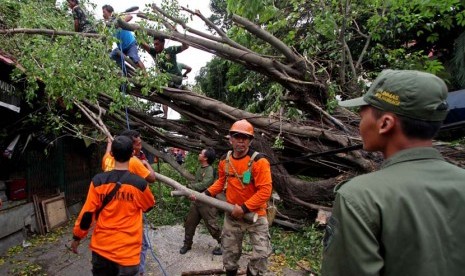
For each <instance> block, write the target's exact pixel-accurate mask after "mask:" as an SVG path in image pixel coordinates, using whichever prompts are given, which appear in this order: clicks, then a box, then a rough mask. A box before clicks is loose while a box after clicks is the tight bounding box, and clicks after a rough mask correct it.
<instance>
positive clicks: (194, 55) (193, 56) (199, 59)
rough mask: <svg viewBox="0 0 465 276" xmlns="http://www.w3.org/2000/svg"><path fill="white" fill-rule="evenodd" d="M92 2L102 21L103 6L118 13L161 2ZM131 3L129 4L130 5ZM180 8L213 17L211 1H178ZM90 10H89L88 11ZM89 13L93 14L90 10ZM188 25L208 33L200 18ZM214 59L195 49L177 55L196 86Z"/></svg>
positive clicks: (168, 42) (147, 62) (145, 57)
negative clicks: (202, 71)
mask: <svg viewBox="0 0 465 276" xmlns="http://www.w3.org/2000/svg"><path fill="white" fill-rule="evenodd" d="M64 1H66V0H58V1H57V3H61V2H64ZM89 1H90V2H92V3H94V4H96V8H95V10H94V11H93V12H94V16H95V18H96V19H97V20H98V19H102V18H103V17H102V6H103V5H111V6H112V7H113V8H114V9H115V12H116V13H119V12H123V11H124V10H125V9H127V8H129V7H133V6H138V7H139V11H143V10H144V9H145V7H146V5H147V4H152V3H156V4H157V5H158V6H160V3H161V2H162V1H161V0H134V1H121V0H89ZM128 2H129V3H128ZM178 3H179V5H180V6H183V7H187V8H189V9H190V10H196V9H198V10H199V11H200V12H201V13H202V14H203V15H204V16H205V17H209V16H210V15H211V11H210V0H195V1H192V0H178ZM88 10H89V9H88ZM89 12H91V11H90V10H89ZM137 20H141V19H140V18H138V17H137V16H134V19H133V20H131V21H130V22H129V23H135V22H137ZM188 25H189V26H190V27H192V28H194V29H198V30H200V31H204V32H208V31H207V28H206V26H205V24H204V22H203V21H202V20H201V19H199V18H198V17H193V21H189V22H188ZM178 31H183V29H182V27H178ZM174 45H180V43H179V42H176V41H172V40H166V42H165V47H168V46H174ZM139 54H140V56H141V58H142V61H143V62H144V65H145V66H146V67H151V66H153V65H154V62H153V59H152V57H150V55H148V54H147V53H145V51H143V50H140V51H139ZM212 58H213V55H212V54H210V53H207V52H204V51H201V50H198V49H195V48H193V47H189V49H187V50H185V51H184V52H182V53H179V54H178V55H177V60H178V62H181V63H184V64H186V65H189V66H190V67H192V72H191V73H190V74H189V75H188V79H187V82H188V83H189V84H194V82H195V80H194V78H195V76H196V75H197V73H198V72H199V71H200V68H202V67H203V66H205V65H206V64H207V62H208V61H210V60H211V59H212Z"/></svg>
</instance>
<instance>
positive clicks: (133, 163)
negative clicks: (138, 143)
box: [102, 152, 150, 178]
mask: <svg viewBox="0 0 465 276" xmlns="http://www.w3.org/2000/svg"><path fill="white" fill-rule="evenodd" d="M114 168H115V158H113V156H111V154H110V153H108V152H107V153H105V155H104V156H103V158H102V170H103V171H104V172H108V171H111V170H113V169H114ZM129 171H130V172H131V173H133V174H137V175H138V176H140V177H142V178H146V177H147V176H148V175H149V174H150V171H149V170H148V169H147V168H146V167H145V166H144V164H142V162H141V161H140V160H139V158H137V157H134V156H133V157H131V159H129Z"/></svg>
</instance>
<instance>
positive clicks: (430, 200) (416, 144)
mask: <svg viewBox="0 0 465 276" xmlns="http://www.w3.org/2000/svg"><path fill="white" fill-rule="evenodd" d="M447 94H448V93H447V87H446V85H445V83H444V82H443V81H442V80H441V79H440V78H438V77H436V76H435V75H432V74H429V73H425V72H419V71H413V70H385V71H383V72H381V74H380V75H379V76H378V78H376V80H375V81H374V82H373V84H372V85H371V87H370V89H369V90H368V92H367V93H366V94H365V95H364V96H363V97H360V98H357V99H353V100H348V101H343V102H340V105H341V106H344V107H360V111H359V113H360V116H361V120H360V126H359V129H360V135H361V136H362V140H363V148H364V149H365V150H366V151H370V152H375V151H379V152H381V153H382V154H383V156H384V158H385V161H384V162H383V164H382V166H381V168H380V170H378V171H376V172H372V173H369V174H366V175H361V176H357V177H355V178H353V179H352V180H350V181H349V182H347V183H345V184H342V185H340V186H338V187H337V188H336V199H335V202H334V205H333V213H332V216H331V217H330V219H329V222H328V225H327V228H326V234H325V238H324V252H323V265H322V275H328V276H330V275H331V276H332V275H348V276H350V275H354V276H355V275H356V276H363V275H384V276H397V275H422V276H424V275H438V276H439V275H463V273H464V267H465V253H464V252H465V251H464V248H463V247H464V246H463V245H464V244H465V228H464V227H463V221H465V211H464V210H463V209H462V206H465V170H464V169H461V168H459V167H456V166H455V165H452V164H450V163H448V162H446V161H445V160H444V159H443V157H442V156H441V154H440V153H439V152H438V151H437V150H436V149H434V148H433V146H432V145H433V143H432V139H433V137H434V136H435V134H436V133H437V132H438V130H439V128H440V127H441V125H442V121H443V120H444V118H445V117H446V115H447V108H448V105H447V101H446V99H447Z"/></svg>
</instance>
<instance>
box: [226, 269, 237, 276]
mask: <svg viewBox="0 0 465 276" xmlns="http://www.w3.org/2000/svg"><path fill="white" fill-rule="evenodd" d="M236 275H237V269H236V270H226V276H236Z"/></svg>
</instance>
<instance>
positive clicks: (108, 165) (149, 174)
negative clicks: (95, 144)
mask: <svg viewBox="0 0 465 276" xmlns="http://www.w3.org/2000/svg"><path fill="white" fill-rule="evenodd" d="M133 132H135V133H136V134H133ZM121 135H122V136H127V137H129V138H131V139H132V141H133V148H134V156H132V157H131V159H129V171H130V172H132V173H134V174H137V175H138V176H140V177H142V178H144V179H145V180H146V181H147V182H149V183H153V182H155V172H154V170H153V168H152V166H150V164H149V162H148V161H147V158H140V156H141V153H142V152H141V148H142V145H141V144H142V140H141V138H140V134H139V132H137V131H132V132H129V134H128V132H127V131H124V132H122V133H121ZM110 150H111V139H110V138H109V139H108V144H107V150H106V152H105V155H104V156H103V158H102V170H103V171H104V172H106V171H111V170H113V168H114V167H115V158H113V156H111V154H110ZM142 155H143V153H142ZM138 157H139V158H138ZM144 157H145V155H144Z"/></svg>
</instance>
